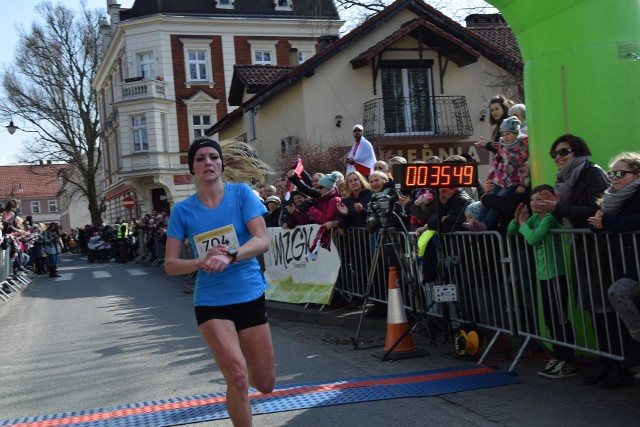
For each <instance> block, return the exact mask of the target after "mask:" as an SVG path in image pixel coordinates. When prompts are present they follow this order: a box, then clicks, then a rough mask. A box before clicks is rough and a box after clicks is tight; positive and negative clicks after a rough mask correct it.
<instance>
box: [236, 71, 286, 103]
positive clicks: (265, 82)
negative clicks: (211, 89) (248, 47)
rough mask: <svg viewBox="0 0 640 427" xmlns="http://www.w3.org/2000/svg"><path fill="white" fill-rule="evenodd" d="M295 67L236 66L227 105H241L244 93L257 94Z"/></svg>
mask: <svg viewBox="0 0 640 427" xmlns="http://www.w3.org/2000/svg"><path fill="white" fill-rule="evenodd" d="M294 68H295V67H282V66H279V65H236V66H234V68H233V78H232V79H231V87H230V88H229V105H240V104H242V98H243V96H244V94H245V92H246V93H258V92H260V91H261V90H262V89H264V88H265V87H267V86H269V85H271V84H272V83H274V82H275V81H277V80H278V79H279V78H280V77H282V76H283V75H285V74H287V73H288V72H290V71H291V70H293V69H294Z"/></svg>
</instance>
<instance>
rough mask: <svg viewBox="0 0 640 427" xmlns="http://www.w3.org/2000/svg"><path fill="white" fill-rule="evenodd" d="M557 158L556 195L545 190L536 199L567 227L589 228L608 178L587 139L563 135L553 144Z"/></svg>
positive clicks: (555, 160)
mask: <svg viewBox="0 0 640 427" xmlns="http://www.w3.org/2000/svg"><path fill="white" fill-rule="evenodd" d="M549 154H550V155H551V158H552V159H553V161H554V162H555V164H556V166H557V168H558V173H557V174H556V185H555V190H556V195H557V199H556V198H555V197H553V196H551V195H550V194H546V193H545V197H544V200H542V201H539V202H536V204H537V209H538V211H540V212H543V213H547V212H553V214H554V215H555V216H556V218H558V219H560V220H561V221H562V223H563V225H564V226H565V227H566V228H588V227H589V224H588V223H587V218H589V217H590V216H593V215H594V214H595V213H596V211H597V210H598V201H599V200H600V199H601V198H602V195H603V194H604V190H605V189H606V188H607V187H608V186H609V180H608V179H607V175H606V174H605V172H604V171H603V170H602V168H601V167H600V166H598V165H596V164H594V163H592V162H591V160H590V158H591V151H589V147H588V146H587V143H586V142H584V140H582V138H579V137H577V136H574V135H571V134H566V135H562V136H561V137H559V138H558V139H556V140H555V141H554V143H553V144H552V145H551V151H550V153H549Z"/></svg>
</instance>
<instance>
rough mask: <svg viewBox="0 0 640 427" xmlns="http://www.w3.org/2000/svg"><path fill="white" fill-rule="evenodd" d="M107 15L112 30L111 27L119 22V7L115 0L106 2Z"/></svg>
mask: <svg viewBox="0 0 640 427" xmlns="http://www.w3.org/2000/svg"><path fill="white" fill-rule="evenodd" d="M107 13H108V14H109V18H111V30H113V26H114V25H116V24H117V23H118V22H120V5H119V4H118V1H117V0H107Z"/></svg>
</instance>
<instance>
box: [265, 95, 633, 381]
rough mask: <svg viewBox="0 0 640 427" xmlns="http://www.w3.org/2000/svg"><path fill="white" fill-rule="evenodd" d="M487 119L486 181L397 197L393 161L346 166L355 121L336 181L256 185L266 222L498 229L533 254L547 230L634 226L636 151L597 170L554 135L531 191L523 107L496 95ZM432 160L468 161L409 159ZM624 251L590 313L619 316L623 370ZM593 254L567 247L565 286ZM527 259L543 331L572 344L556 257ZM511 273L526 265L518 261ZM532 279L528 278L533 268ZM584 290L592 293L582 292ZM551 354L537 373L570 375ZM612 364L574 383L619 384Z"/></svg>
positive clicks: (580, 147) (293, 179)
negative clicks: (604, 296) (569, 264)
mask: <svg viewBox="0 0 640 427" xmlns="http://www.w3.org/2000/svg"><path fill="white" fill-rule="evenodd" d="M490 122H491V124H492V125H493V128H492V133H491V135H490V136H489V137H487V138H481V139H480V140H479V141H478V142H477V143H476V147H478V148H479V149H483V150H488V151H489V153H490V170H489V174H488V176H481V177H479V180H478V181H477V182H476V183H475V185H474V187H471V188H440V189H438V190H437V191H434V190H433V189H428V188H424V189H420V190H415V191H412V192H411V193H410V194H400V193H398V192H397V191H396V189H395V188H394V185H393V176H392V173H391V166H392V165H393V164H394V163H396V162H404V163H406V160H405V159H403V158H401V157H397V156H396V157H394V158H391V159H389V161H388V162H386V161H382V160H377V159H374V160H373V162H370V161H367V162H364V161H363V162H362V163H367V164H371V165H372V166H371V170H369V171H367V172H368V173H362V172H361V171H360V170H361V169H362V164H359V165H358V166H359V167H358V168H354V167H353V166H354V164H353V163H354V162H353V152H354V150H355V149H357V147H358V141H364V142H365V143H367V142H368V141H366V140H364V138H362V139H359V137H361V135H362V128H361V126H359V125H356V126H354V136H355V137H356V143H355V144H354V147H352V150H351V151H350V152H349V154H348V157H347V159H346V162H347V164H348V169H347V172H346V176H344V177H343V176H342V173H341V172H339V171H333V172H327V171H312V173H308V172H307V171H304V170H303V171H300V170H299V169H297V168H293V167H292V169H291V170H290V171H288V172H287V174H286V178H284V177H283V178H281V179H279V180H278V181H277V182H274V185H267V186H263V187H261V188H257V189H256V193H257V194H258V195H259V196H260V197H261V198H262V199H263V200H264V201H265V202H266V204H267V206H268V209H269V212H270V213H269V218H268V221H267V224H268V226H270V227H282V228H285V229H287V228H288V229H290V228H293V227H296V226H298V225H303V224H310V223H315V224H320V225H321V229H325V230H336V232H337V236H343V235H345V233H346V232H347V231H348V230H349V228H350V227H365V228H367V230H368V231H369V232H375V230H377V229H378V228H379V227H380V226H381V225H385V224H380V222H381V220H382V221H390V222H392V224H391V226H392V227H393V229H397V230H409V231H415V233H416V234H417V235H418V236H420V235H421V234H422V233H424V232H426V231H429V232H432V233H433V232H435V231H436V230H438V232H441V233H449V232H452V231H472V232H482V231H497V232H499V233H500V234H501V235H503V236H507V234H508V233H510V234H512V235H521V236H522V237H523V238H524V239H525V241H526V242H527V243H529V244H530V245H531V246H532V248H533V249H535V250H537V251H540V250H541V249H540V248H542V247H544V246H545V245H547V247H545V249H543V250H544V251H546V252H545V253H548V252H554V251H553V249H552V248H551V246H553V245H556V246H557V244H558V243H557V241H552V239H550V238H548V237H545V236H547V234H546V233H547V232H548V231H549V230H550V229H562V228H579V229H583V228H591V229H592V230H593V231H595V232H597V231H599V230H598V228H600V229H605V230H610V231H613V232H616V231H638V230H640V219H639V218H640V208H638V207H637V204H638V200H639V198H640V197H639V196H640V195H639V194H638V191H640V190H638V187H640V154H638V153H623V154H621V155H620V156H618V157H616V159H615V161H613V162H612V163H611V165H610V168H611V170H610V171H609V172H605V171H604V170H603V169H602V168H601V167H600V166H598V165H596V164H594V163H593V162H591V160H590V158H591V152H590V150H589V147H588V146H587V144H586V142H585V141H584V140H582V139H581V138H579V137H577V136H575V135H571V134H566V135H562V136H560V137H558V138H557V139H556V141H554V142H553V143H552V144H551V145H550V156H551V159H552V160H553V162H554V163H555V165H556V167H557V169H558V172H557V174H556V180H555V183H550V184H551V185H546V186H544V185H543V186H539V187H536V188H535V189H533V191H532V189H531V177H530V164H529V163H530V159H529V152H528V146H529V142H528V135H527V122H526V107H525V105H524V104H514V103H513V102H511V101H509V100H508V99H506V98H505V97H504V96H501V95H499V96H496V97H494V98H492V99H491V100H490ZM434 162H435V163H442V162H445V163H448V162H455V163H465V162H475V159H473V158H472V157H471V156H469V155H467V154H464V155H461V156H456V155H454V156H449V157H448V158H446V159H440V158H438V157H436V156H432V157H430V158H428V159H423V160H422V161H418V162H415V163H434ZM285 179H286V180H288V182H287V181H285ZM623 181H624V182H625V183H626V184H628V185H629V187H628V188H627V189H626V190H624V191H623V190H622V188H623V186H622V185H621V183H622V182H623ZM287 189H290V190H291V191H289V192H288V191H287ZM622 194H624V197H623V196H622ZM388 200H390V201H391V206H390V210H391V211H392V215H384V216H381V215H379V212H376V210H378V209H380V205H381V203H382V204H384V202H385V201H388ZM611 200H616V205H615V206H616V207H615V208H613V209H612V208H611V207H610V205H611V203H610V202H608V201H611ZM603 201H604V203H603ZM383 209H386V208H383ZM622 213H624V214H625V217H624V218H621V219H620V221H619V222H617V220H616V215H621V214H622ZM601 219H602V220H601ZM599 221H601V222H599ZM617 224H623V226H618V225H617ZM334 235H335V234H334ZM435 242H437V239H432V240H429V243H428V244H427V246H426V248H424V253H423V255H424V258H423V259H422V261H423V262H422V268H423V275H422V277H423V282H424V283H428V282H433V281H434V280H436V276H435V275H436V270H437V267H436V265H435V263H437V261H438V257H437V256H436V248H437V243H435ZM632 247H633V245H632V244H631V243H630V242H627V244H626V247H620V248H613V249H614V250H615V251H617V252H620V254H619V255H618V257H619V258H623V259H624V258H625V257H626V258H627V259H628V262H626V263H621V265H620V268H619V271H618V272H616V274H618V277H620V279H619V280H618V281H617V282H616V283H615V285H614V286H612V287H611V289H610V290H609V295H608V297H609V299H610V300H611V301H600V302H598V304H600V306H601V307H604V308H603V309H601V310H600V311H602V312H603V313H605V314H599V313H593V315H594V316H595V317H597V316H601V315H606V313H607V309H606V307H610V306H611V305H613V307H614V308H615V310H616V311H617V312H618V313H620V316H621V318H622V319H623V321H624V323H625V324H626V327H627V328H628V329H629V330H630V331H631V335H629V331H623V333H622V334H623V336H627V337H628V339H627V342H626V344H625V347H628V348H627V353H629V354H631V356H629V358H628V360H627V363H626V365H629V364H637V363H640V338H639V337H640V332H638V331H640V314H639V313H640V311H639V310H638V308H637V306H636V305H635V300H636V299H638V298H640V286H639V284H638V273H637V266H636V262H635V261H634V260H633V259H630V258H632V257H633V254H634V253H635V254H637V251H633V250H632ZM593 249H594V248H591V247H588V244H587V243H585V242H584V241H579V240H578V239H574V240H573V241H572V250H573V251H575V252H577V253H586V254H588V256H587V257H582V258H581V259H582V261H580V262H579V264H580V265H578V266H577V268H576V277H574V280H576V281H577V282H579V283H580V284H588V283H590V281H589V280H588V279H589V276H590V275H591V274H592V273H594V269H597V268H598V263H597V262H595V260H589V259H588V258H589V256H590V255H589V254H592V253H595V251H594V250H593ZM625 251H626V253H624V252H625ZM535 260H536V265H535V266H532V267H530V268H531V269H537V272H538V276H539V277H538V282H536V283H538V285H537V286H540V287H544V286H546V288H545V289H543V290H542V291H543V292H541V295H542V296H541V297H539V299H538V300H535V301H537V304H539V305H540V306H541V310H543V311H544V313H545V315H544V318H545V321H549V322H551V321H553V322H555V323H554V324H553V325H551V324H550V325H549V328H553V330H554V331H556V330H557V331H560V333H561V334H560V335H561V336H560V339H561V340H564V341H565V342H567V343H568V344H571V343H572V342H573V340H574V337H573V335H572V330H573V326H572V325H571V324H570V323H569V321H568V320H567V317H568V316H567V313H566V312H565V311H564V310H566V306H567V301H568V300H569V299H571V298H575V295H569V294H568V292H570V290H571V289H572V287H571V286H570V285H569V283H568V280H569V279H568V277H567V276H566V275H565V272H564V270H563V267H562V263H561V262H559V261H558V260H549V259H548V258H545V256H541V255H539V256H537V257H536V258H535ZM552 262H553V263H554V266H555V267H554V268H555V270H554V271H553V272H551V273H550V272H549V270H550V268H549V265H548V264H549V263H552ZM622 264H624V265H622ZM518 268H519V269H525V268H527V267H526V266H525V265H520V266H518ZM532 274H533V275H534V276H535V275H536V273H535V272H532ZM581 276H585V277H581ZM590 277H596V276H595V275H592V276H590ZM605 289H606V287H605ZM590 294H593V292H590V293H587V292H584V293H583V295H590ZM611 303H613V304H611ZM614 323H615V322H612V321H611V319H609V321H602V322H596V324H597V325H606V324H614ZM599 327H601V326H599ZM609 332H610V331H609ZM597 335H598V336H599V337H601V338H604V339H606V337H607V336H608V334H607V331H599V333H598V334H597ZM553 355H554V357H553V358H552V359H551V360H550V361H549V363H548V364H547V365H546V366H545V368H544V369H542V370H541V371H540V372H539V374H540V375H541V376H543V377H546V378H569V377H573V376H576V375H577V370H576V366H575V363H574V360H573V352H572V351H567V349H566V347H565V348H563V347H562V345H556V346H554V352H553ZM622 365H624V364H622ZM622 365H620V364H612V363H603V367H602V369H601V372H599V374H598V375H596V376H595V377H585V378H584V380H583V382H584V383H585V384H597V385H598V386H599V387H601V388H617V387H621V386H624V385H628V384H630V383H632V381H631V380H630V375H631V374H630V371H629V370H628V366H627V367H625V366H622Z"/></svg>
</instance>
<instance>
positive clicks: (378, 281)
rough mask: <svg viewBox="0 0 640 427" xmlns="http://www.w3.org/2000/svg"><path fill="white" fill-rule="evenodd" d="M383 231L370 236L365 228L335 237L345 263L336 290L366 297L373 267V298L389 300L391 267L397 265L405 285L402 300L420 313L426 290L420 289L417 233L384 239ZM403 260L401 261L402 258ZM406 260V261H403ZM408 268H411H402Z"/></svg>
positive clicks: (391, 234)
mask: <svg viewBox="0 0 640 427" xmlns="http://www.w3.org/2000/svg"><path fill="white" fill-rule="evenodd" d="M380 236H381V234H380V231H378V232H375V233H369V232H368V231H367V230H366V229H365V228H358V227H352V228H349V229H348V231H347V232H346V234H345V235H344V236H340V235H339V234H337V233H335V232H334V234H333V243H334V245H335V246H336V248H337V251H338V254H339V255H340V259H341V262H342V267H341V268H340V273H339V275H338V280H337V282H336V286H335V290H336V291H337V292H341V293H344V294H349V295H352V296H359V297H363V296H364V295H365V294H366V291H367V285H368V283H367V282H368V277H369V273H370V270H371V269H372V266H373V265H374V264H375V270H373V271H372V278H373V279H372V283H371V290H370V292H369V299H370V300H373V301H378V302H386V301H387V293H388V285H387V280H388V275H389V267H391V266H395V267H399V268H397V271H398V279H399V280H400V283H401V284H402V286H400V289H401V290H402V294H403V295H402V297H403V301H404V304H405V306H406V308H407V309H409V310H412V311H417V310H420V309H421V308H422V307H423V306H424V298H423V297H422V296H421V295H422V293H423V291H422V290H421V289H420V287H419V283H420V279H419V274H420V271H419V266H418V264H417V262H416V259H417V255H416V248H417V245H416V236H415V233H405V232H398V231H390V232H389V233H386V232H385V233H384V234H383V235H382V237H380ZM377 243H378V244H380V245H381V247H380V256H379V258H378V260H377V262H376V260H374V259H373V255H374V253H375V249H376V244H377ZM399 257H400V258H399ZM402 258H404V259H402ZM407 265H408V270H407V268H402V267H403V266H407Z"/></svg>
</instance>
